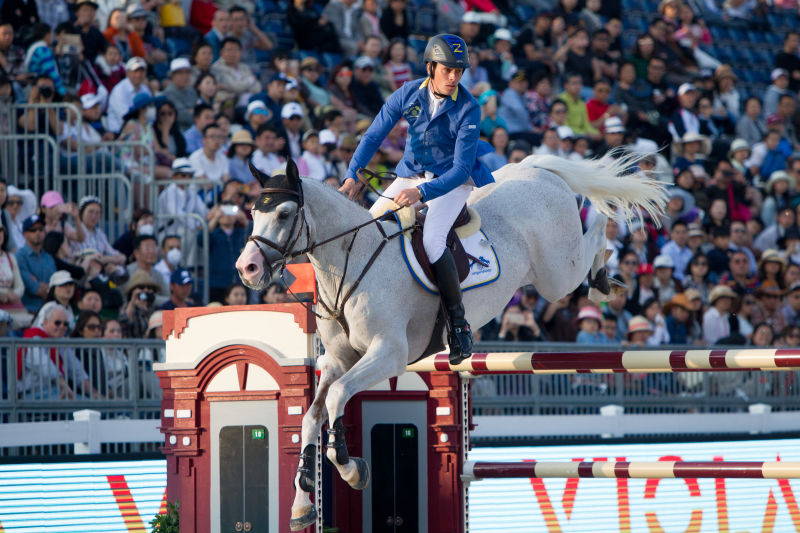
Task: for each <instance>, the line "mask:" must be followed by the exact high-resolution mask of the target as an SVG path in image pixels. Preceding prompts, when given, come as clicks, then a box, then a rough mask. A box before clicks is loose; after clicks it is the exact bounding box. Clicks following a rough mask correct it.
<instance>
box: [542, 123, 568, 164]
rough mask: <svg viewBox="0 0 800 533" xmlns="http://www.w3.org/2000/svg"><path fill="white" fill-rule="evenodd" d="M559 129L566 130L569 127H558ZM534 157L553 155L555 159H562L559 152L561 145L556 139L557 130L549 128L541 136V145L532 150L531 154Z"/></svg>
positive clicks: (557, 138)
mask: <svg viewBox="0 0 800 533" xmlns="http://www.w3.org/2000/svg"><path fill="white" fill-rule="evenodd" d="M559 127H561V128H567V127H569V126H559ZM533 153H534V154H536V155H554V156H556V157H563V156H564V154H563V153H562V152H561V143H560V139H559V137H558V130H556V129H555V128H549V129H546V130H545V131H544V133H543V134H542V144H541V145H539V147H538V148H537V149H536V150H534V152H533Z"/></svg>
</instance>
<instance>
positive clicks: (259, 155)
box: [245, 124, 284, 183]
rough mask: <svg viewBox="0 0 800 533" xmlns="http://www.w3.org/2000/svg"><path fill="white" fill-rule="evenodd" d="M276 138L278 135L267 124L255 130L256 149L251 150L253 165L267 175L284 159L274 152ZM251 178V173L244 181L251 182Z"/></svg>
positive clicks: (275, 150)
mask: <svg viewBox="0 0 800 533" xmlns="http://www.w3.org/2000/svg"><path fill="white" fill-rule="evenodd" d="M277 139H278V135H277V133H276V132H275V129H274V128H273V127H272V126H270V125H269V124H264V125H263V126H261V127H260V128H259V129H258V131H257V132H256V137H255V145H256V147H257V149H256V151H255V152H253V157H252V162H253V166H254V167H256V168H257V169H258V170H260V171H261V172H263V173H265V174H267V175H268V176H269V175H272V172H273V171H274V170H275V169H277V168H279V167H280V166H281V165H283V164H284V161H283V160H282V159H281V158H280V157H278V155H277V154H276V152H277V151H278V150H277V147H276V141H277ZM253 179H254V178H253V177H252V174H251V176H250V179H249V180H248V181H247V182H245V183H249V182H252V181H253Z"/></svg>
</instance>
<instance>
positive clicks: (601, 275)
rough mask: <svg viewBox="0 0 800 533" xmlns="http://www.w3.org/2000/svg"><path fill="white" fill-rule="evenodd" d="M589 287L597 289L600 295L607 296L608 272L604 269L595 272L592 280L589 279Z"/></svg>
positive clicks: (609, 291)
mask: <svg viewBox="0 0 800 533" xmlns="http://www.w3.org/2000/svg"><path fill="white" fill-rule="evenodd" d="M589 287H590V288H592V289H597V290H598V291H600V293H601V294H604V295H606V296H608V295H609V294H610V293H611V282H610V281H609V279H608V271H607V270H606V269H605V267H603V268H601V269H600V270H598V271H597V274H595V275H594V279H592V278H591V277H589Z"/></svg>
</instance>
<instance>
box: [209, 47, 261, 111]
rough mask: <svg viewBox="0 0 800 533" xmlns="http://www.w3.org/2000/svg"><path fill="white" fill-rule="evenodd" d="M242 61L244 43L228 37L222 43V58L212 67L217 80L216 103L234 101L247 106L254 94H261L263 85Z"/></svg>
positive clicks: (238, 104) (236, 103) (235, 103)
mask: <svg viewBox="0 0 800 533" xmlns="http://www.w3.org/2000/svg"><path fill="white" fill-rule="evenodd" d="M241 59H242V43H240V42H239V40H238V39H236V38H235V37H226V38H225V39H224V40H223V41H222V45H221V48H220V58H219V59H218V60H216V61H215V62H214V64H213V65H211V73H212V74H214V77H215V78H216V80H217V96H216V97H215V101H218V102H221V103H224V102H226V101H228V100H233V102H234V105H237V106H246V105H247V102H248V100H249V98H250V96H251V95H252V94H255V93H259V92H261V83H260V82H259V81H258V80H257V79H256V77H255V75H254V74H253V71H252V70H251V69H250V67H248V66H247V65H246V64H244V63H242V61H241Z"/></svg>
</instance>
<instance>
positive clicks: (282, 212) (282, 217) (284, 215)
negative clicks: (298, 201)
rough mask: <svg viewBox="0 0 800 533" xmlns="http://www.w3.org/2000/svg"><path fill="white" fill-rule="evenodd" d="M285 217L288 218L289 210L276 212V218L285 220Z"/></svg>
mask: <svg viewBox="0 0 800 533" xmlns="http://www.w3.org/2000/svg"><path fill="white" fill-rule="evenodd" d="M287 218H289V212H288V211H280V212H279V213H278V220H286V219H287Z"/></svg>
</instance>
